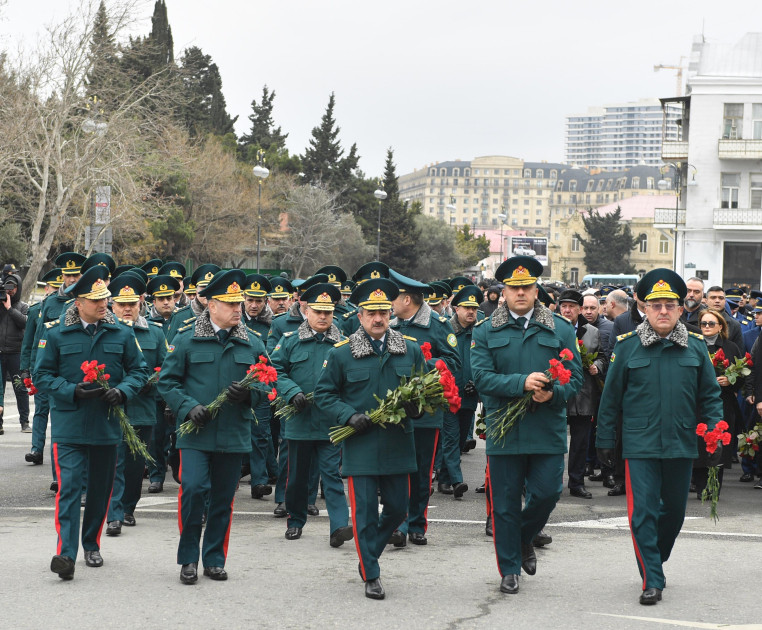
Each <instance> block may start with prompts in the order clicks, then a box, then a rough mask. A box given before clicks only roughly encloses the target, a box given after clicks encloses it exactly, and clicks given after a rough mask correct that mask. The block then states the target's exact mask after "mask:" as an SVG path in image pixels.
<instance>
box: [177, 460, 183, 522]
mask: <svg viewBox="0 0 762 630" xmlns="http://www.w3.org/2000/svg"><path fill="white" fill-rule="evenodd" d="M178 453H179V454H180V472H179V473H178V475H177V476H178V477H180V487H179V488H178V489H177V526H178V527H179V528H180V533H181V534H182V533H183V476H182V475H183V451H182V449H180V450H179V451H178Z"/></svg>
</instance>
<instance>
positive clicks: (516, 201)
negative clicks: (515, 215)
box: [511, 199, 519, 206]
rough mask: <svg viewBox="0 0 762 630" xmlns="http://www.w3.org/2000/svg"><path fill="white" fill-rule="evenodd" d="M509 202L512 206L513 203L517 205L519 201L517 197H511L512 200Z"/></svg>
mask: <svg viewBox="0 0 762 630" xmlns="http://www.w3.org/2000/svg"><path fill="white" fill-rule="evenodd" d="M511 203H512V204H513V205H514V206H515V205H518V203H519V200H518V199H512V200H511Z"/></svg>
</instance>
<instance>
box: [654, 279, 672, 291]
mask: <svg viewBox="0 0 762 630" xmlns="http://www.w3.org/2000/svg"><path fill="white" fill-rule="evenodd" d="M671 290H672V287H670V286H669V284H668V283H666V282H664V280H659V282H657V283H656V284H655V285H654V286H653V289H651V292H652V293H656V292H657V291H658V292H661V291H671Z"/></svg>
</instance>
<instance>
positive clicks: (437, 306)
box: [426, 282, 452, 316]
mask: <svg viewBox="0 0 762 630" xmlns="http://www.w3.org/2000/svg"><path fill="white" fill-rule="evenodd" d="M429 288H430V289H429V292H428V293H427V294H426V303H427V304H428V305H429V306H430V307H431V310H433V311H435V312H436V314H437V315H440V316H442V315H444V310H445V307H446V306H447V301H448V300H449V299H450V298H451V297H452V289H451V288H450V285H449V284H447V283H446V282H431V283H429Z"/></svg>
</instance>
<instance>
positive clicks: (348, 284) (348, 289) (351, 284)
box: [339, 280, 357, 313]
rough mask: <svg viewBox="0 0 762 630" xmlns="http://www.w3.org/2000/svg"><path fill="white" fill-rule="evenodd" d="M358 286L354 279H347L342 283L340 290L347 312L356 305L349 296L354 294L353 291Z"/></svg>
mask: <svg viewBox="0 0 762 630" xmlns="http://www.w3.org/2000/svg"><path fill="white" fill-rule="evenodd" d="M356 286H357V283H356V282H355V281H354V280H345V281H344V282H342V283H341V288H340V289H339V291H341V301H342V302H343V303H344V305H345V306H346V307H347V313H348V312H349V311H352V310H354V308H355V305H354V304H352V302H350V301H349V298H350V297H351V296H352V291H354V290H355V287H356Z"/></svg>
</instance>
